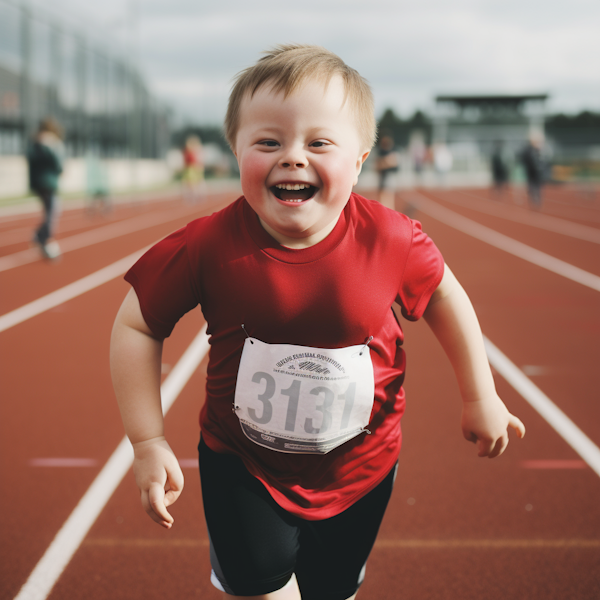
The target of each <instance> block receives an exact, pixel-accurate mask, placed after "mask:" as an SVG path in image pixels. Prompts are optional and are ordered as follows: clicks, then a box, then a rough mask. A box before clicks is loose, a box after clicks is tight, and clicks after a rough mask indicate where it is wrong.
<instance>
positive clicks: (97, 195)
mask: <svg viewBox="0 0 600 600" xmlns="http://www.w3.org/2000/svg"><path fill="white" fill-rule="evenodd" d="M85 162H86V172H87V196H88V198H89V202H90V204H89V208H88V211H89V212H90V214H94V213H95V212H96V211H98V212H100V213H102V214H106V213H108V212H110V210H111V206H110V195H109V186H108V171H107V169H106V165H105V164H104V162H103V161H102V159H101V158H100V157H99V156H97V155H96V154H92V153H88V154H87V156H86V161H85Z"/></svg>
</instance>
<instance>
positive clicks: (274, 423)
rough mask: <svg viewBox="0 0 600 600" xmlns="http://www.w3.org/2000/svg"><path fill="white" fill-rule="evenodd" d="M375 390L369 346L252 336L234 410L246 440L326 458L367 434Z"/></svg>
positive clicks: (245, 347) (246, 342)
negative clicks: (308, 344)
mask: <svg viewBox="0 0 600 600" xmlns="http://www.w3.org/2000/svg"><path fill="white" fill-rule="evenodd" d="M374 389H375V386H374V381H373V363H372V362H371V353H370V350H369V347H368V346H366V345H364V344H363V345H361V346H349V347H347V348H335V349H326V348H309V347H306V346H293V345H290V344H265V343H264V342H261V341H260V340H257V339H256V338H247V339H246V341H245V343H244V349H243V351H242V359H241V361H240V368H239V371H238V377H237V385H236V389H235V401H234V410H235V413H236V415H237V416H238V418H239V420H240V424H241V427H242V430H243V432H244V434H245V435H246V437H248V438H249V439H250V440H252V441H253V442H255V443H256V444H259V445H260V446H264V447H265V448H270V449H271V450H277V451H279V452H290V453H296V454H325V453H327V452H329V451H331V450H333V449H334V448H337V447H338V446H340V445H341V444H343V443H344V442H347V441H348V440H350V439H352V438H353V437H355V436H357V435H358V434H360V433H361V432H362V431H364V428H365V426H366V425H367V424H368V423H369V419H370V417H371V410H372V408H373V397H374Z"/></svg>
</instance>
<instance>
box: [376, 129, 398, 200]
mask: <svg viewBox="0 0 600 600" xmlns="http://www.w3.org/2000/svg"><path fill="white" fill-rule="evenodd" d="M398 162H399V161H398V153H397V152H396V150H395V148H394V139H393V138H392V137H391V136H389V135H384V136H383V137H382V138H381V139H380V140H379V145H378V147H377V164H376V168H377V172H378V173H379V191H381V190H383V189H384V188H385V182H386V179H387V177H388V175H389V174H390V173H397V172H398V170H399V168H400V167H399V164H398Z"/></svg>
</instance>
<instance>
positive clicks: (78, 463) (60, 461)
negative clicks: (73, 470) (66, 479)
mask: <svg viewBox="0 0 600 600" xmlns="http://www.w3.org/2000/svg"><path fill="white" fill-rule="evenodd" d="M97 463H98V461H97V460H95V459H94V458H60V457H56V458H53V457H42V458H32V459H31V460H29V461H27V464H28V465H29V466H30V467H59V468H64V467H95V466H96V464H97Z"/></svg>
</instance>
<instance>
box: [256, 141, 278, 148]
mask: <svg viewBox="0 0 600 600" xmlns="http://www.w3.org/2000/svg"><path fill="white" fill-rule="evenodd" d="M258 144H259V146H267V148H275V147H276V146H279V143H278V142H276V141H275V140H262V141H260V142H258Z"/></svg>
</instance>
